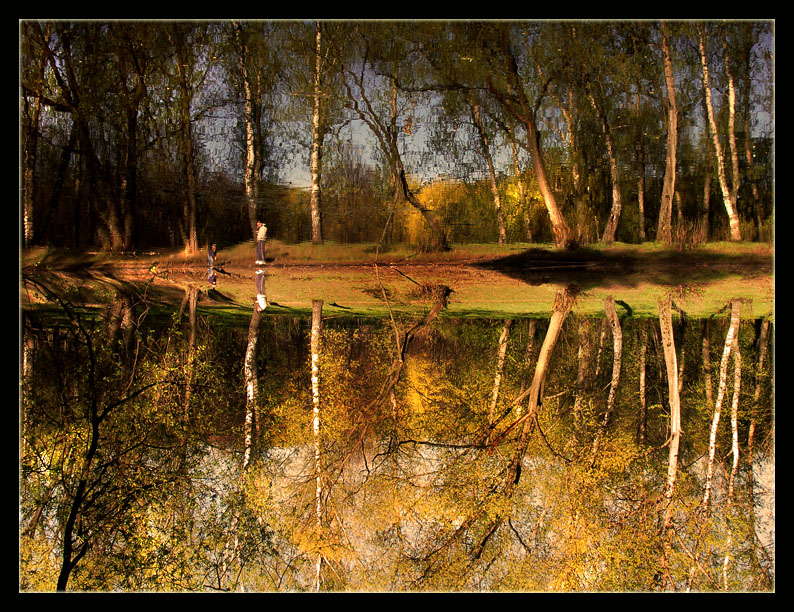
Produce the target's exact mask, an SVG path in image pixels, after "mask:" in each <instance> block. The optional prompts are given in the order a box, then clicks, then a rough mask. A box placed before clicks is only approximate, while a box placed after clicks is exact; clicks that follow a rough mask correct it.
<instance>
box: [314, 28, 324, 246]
mask: <svg viewBox="0 0 794 612" xmlns="http://www.w3.org/2000/svg"><path fill="white" fill-rule="evenodd" d="M315 29H316V34H315V59H314V62H315V63H314V108H313V109H312V158H311V175H312V186H311V218H312V244H322V242H323V229H322V216H321V212H322V197H321V196H322V193H321V191H320V179H321V173H322V152H323V136H324V132H325V130H324V129H323V123H322V114H323V112H322V108H323V99H322V89H321V83H322V79H321V76H322V34H321V31H320V22H319V21H317V22H315Z"/></svg>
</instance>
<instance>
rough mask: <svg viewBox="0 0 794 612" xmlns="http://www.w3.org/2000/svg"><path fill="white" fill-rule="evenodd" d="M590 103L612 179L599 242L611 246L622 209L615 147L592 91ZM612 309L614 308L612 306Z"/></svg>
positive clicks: (606, 122) (589, 92)
mask: <svg viewBox="0 0 794 612" xmlns="http://www.w3.org/2000/svg"><path fill="white" fill-rule="evenodd" d="M588 95H589V97H590V103H591V104H592V105H593V110H594V111H595V112H596V115H598V118H599V121H600V122H601V131H602V132H603V133H604V140H605V142H606V146H607V156H608V158H609V174H610V178H611V179H612V208H611V210H610V211H609V218H608V219H607V224H606V227H604V234H603V236H602V237H601V240H602V241H603V242H605V243H606V244H612V243H613V242H614V241H615V233H616V232H617V229H618V221H619V220H620V211H621V208H622V207H623V202H622V198H621V193H620V176H619V173H618V160H617V157H616V155H615V147H614V145H613V143H612V132H611V130H610V128H609V122H608V121H607V117H606V113H605V112H604V111H603V109H602V108H600V107H599V106H598V103H597V102H596V99H595V96H594V95H593V93H592V91H588ZM613 308H614V306H613Z"/></svg>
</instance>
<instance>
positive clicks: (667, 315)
mask: <svg viewBox="0 0 794 612" xmlns="http://www.w3.org/2000/svg"><path fill="white" fill-rule="evenodd" d="M672 302H673V300H672V295H671V294H670V293H668V294H667V295H666V296H665V297H664V298H662V299H661V300H660V301H659V326H660V328H661V332H662V345H663V349H664V361H665V368H666V370H667V393H668V402H669V404H670V437H669V439H668V443H669V449H668V455H667V456H668V458H667V483H666V485H665V490H664V504H665V508H664V518H663V527H662V529H663V536H662V537H663V550H664V553H663V554H664V556H663V559H662V566H663V568H664V577H663V586H664V585H666V581H667V580H668V579H669V578H670V576H669V571H668V562H669V558H670V554H671V551H672V544H671V542H672V537H673V494H674V492H675V483H676V479H677V477H678V449H679V445H680V440H681V399H680V396H679V393H678V364H677V363H676V353H675V340H674V338H673V319H672V311H673V308H672Z"/></svg>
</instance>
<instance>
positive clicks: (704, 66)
mask: <svg viewBox="0 0 794 612" xmlns="http://www.w3.org/2000/svg"><path fill="white" fill-rule="evenodd" d="M697 27H698V45H699V49H700V64H701V70H702V73H703V94H704V96H705V100H706V113H707V116H708V123H709V127H710V131H711V137H712V143H713V145H714V156H715V161H716V165H717V179H718V180H719V183H720V190H721V191H722V200H723V203H724V204H725V212H726V213H727V214H728V224H729V226H730V231H731V240H741V239H742V235H741V231H740V228H739V216H738V214H737V212H736V194H737V193H738V189H739V176H738V157H737V156H736V155H735V153H734V154H733V155H732V158H733V159H734V160H737V161H736V166H735V170H736V172H737V174H734V176H733V187H729V186H728V179H727V177H726V174H725V153H724V152H723V149H722V143H721V142H720V137H719V132H718V131H717V122H716V119H715V117H714V105H713V103H712V100H711V77H710V76H709V65H708V58H707V57H706V35H705V32H704V30H703V25H702V24H698V26H697ZM726 66H727V58H726ZM729 81H730V85H729V92H728V123H729V125H730V131H731V134H729V140H730V141H731V148H732V150H733V151H735V148H736V141H735V135H734V134H733V124H734V117H735V104H736V100H735V94H734V93H733V84H732V79H730V78H729Z"/></svg>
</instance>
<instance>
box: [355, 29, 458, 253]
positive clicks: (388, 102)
mask: <svg viewBox="0 0 794 612" xmlns="http://www.w3.org/2000/svg"><path fill="white" fill-rule="evenodd" d="M381 27H384V26H375V25H366V26H365V25H363V24H357V25H356V27H355V29H354V31H353V32H352V33H351V35H352V36H354V37H355V38H352V39H351V41H350V47H349V49H348V51H350V50H352V49H353V48H354V47H355V48H356V49H358V51H359V55H358V56H357V57H358V58H359V59H355V60H354V59H353V57H354V56H353V55H352V54H351V55H349V56H345V60H344V67H343V71H344V74H345V75H346V79H345V82H344V87H345V89H346V92H347V103H348V105H349V107H350V110H351V112H353V113H354V115H355V116H356V117H358V119H360V120H361V121H362V122H363V123H364V124H365V125H366V126H367V127H368V128H369V130H370V131H371V133H372V135H373V136H374V137H375V140H376V143H377V146H378V149H379V152H380V153H381V155H382V156H383V160H384V162H385V163H386V165H387V166H388V168H389V171H390V174H391V179H392V193H393V196H392V205H393V206H395V205H396V204H397V203H399V202H401V201H406V202H408V203H409V204H410V205H411V206H413V207H414V208H415V209H416V210H418V211H419V212H420V213H421V214H422V217H423V218H424V219H425V221H426V222H427V224H428V225H429V227H430V231H431V242H430V244H429V245H427V246H426V248H428V249H429V250H433V251H446V250H448V249H449V245H448V243H447V236H446V233H445V231H444V228H443V227H442V226H441V223H440V222H439V220H438V218H437V217H436V215H435V214H434V213H433V211H432V210H431V209H429V208H427V207H426V206H424V205H423V204H422V203H421V202H420V200H419V199H418V198H417V197H416V194H415V193H414V190H413V189H412V188H411V186H410V184H409V181H408V175H407V172H406V168H405V164H404V162H403V156H402V154H401V153H400V146H399V143H400V134H401V133H404V129H403V128H404V126H403V128H401V127H400V126H399V125H398V120H399V119H400V114H399V110H398V94H399V89H398V80H399V70H400V68H401V65H402V64H401V62H403V61H404V60H405V58H406V57H407V55H408V53H409V52H410V49H406V48H405V47H404V45H405V44H406V43H405V41H403V40H402V39H400V38H399V37H398V38H395V39H392V38H391V37H389V38H388V42H385V41H386V38H379V35H380V34H381V33H382V32H380V31H379V28H381ZM389 29H390V30H391V29H392V26H389ZM379 91H382V92H385V97H383V98H381V99H378V98H379V97H380V96H379V94H378V92H379Z"/></svg>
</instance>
